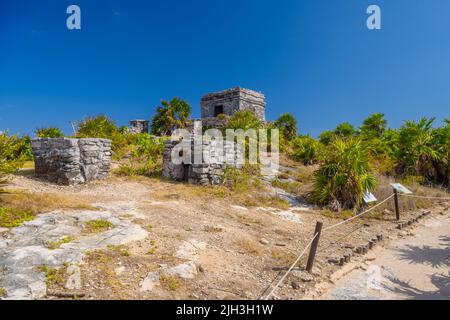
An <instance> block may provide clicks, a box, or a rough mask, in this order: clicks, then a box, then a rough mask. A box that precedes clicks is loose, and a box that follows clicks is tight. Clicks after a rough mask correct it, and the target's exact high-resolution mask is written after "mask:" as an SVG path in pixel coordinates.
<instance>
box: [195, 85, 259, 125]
mask: <svg viewBox="0 0 450 320" xmlns="http://www.w3.org/2000/svg"><path fill="white" fill-rule="evenodd" d="M200 105H201V111H202V119H207V118H217V117H218V116H219V115H221V114H224V115H227V116H233V115H234V114H235V113H236V112H238V111H247V110H249V111H251V112H252V113H253V114H254V115H255V116H256V117H257V118H258V119H259V120H261V121H265V120H266V98H265V96H264V94H262V93H260V92H256V91H253V90H249V89H244V88H240V87H237V88H233V89H228V90H224V91H220V92H215V93H210V94H207V95H205V96H204V97H203V98H202V100H201V102H200Z"/></svg>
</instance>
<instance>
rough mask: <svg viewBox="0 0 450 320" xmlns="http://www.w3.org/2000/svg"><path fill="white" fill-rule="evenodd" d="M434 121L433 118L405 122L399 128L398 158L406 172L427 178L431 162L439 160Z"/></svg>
mask: <svg viewBox="0 0 450 320" xmlns="http://www.w3.org/2000/svg"><path fill="white" fill-rule="evenodd" d="M434 120H435V118H431V119H427V118H422V119H420V120H419V121H418V122H415V121H405V124H404V125H403V126H402V127H401V129H400V133H399V140H398V142H399V149H398V153H399V154H398V158H399V160H400V161H401V162H403V165H404V166H405V167H406V170H407V171H412V172H414V173H418V174H423V175H424V176H429V174H430V170H431V167H432V162H433V161H438V160H439V152H438V149H437V146H436V144H435V142H436V139H435V134H436V131H435V130H434V129H433V122H434Z"/></svg>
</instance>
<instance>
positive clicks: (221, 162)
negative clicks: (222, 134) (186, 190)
mask: <svg viewBox="0 0 450 320" xmlns="http://www.w3.org/2000/svg"><path fill="white" fill-rule="evenodd" d="M186 151H187V154H184V155H182V153H184V152H186ZM174 154H175V155H177V154H178V155H180V156H182V157H183V161H182V163H179V164H178V163H175V162H174V161H172V160H173V156H174ZM242 157H243V153H242V147H241V146H240V145H239V144H237V143H235V142H233V141H226V140H222V139H220V140H213V139H202V140H200V141H198V140H196V139H194V136H192V137H191V139H190V140H189V139H188V140H183V141H181V142H179V141H166V143H165V145H164V156H163V170H162V176H163V177H165V178H168V179H172V180H175V181H180V182H181V181H183V182H188V183H191V184H200V185H219V184H221V183H222V178H223V175H224V173H225V169H226V168H227V167H233V168H240V167H241V164H242V162H243V160H242ZM196 158H199V159H200V161H196ZM184 159H185V160H184Z"/></svg>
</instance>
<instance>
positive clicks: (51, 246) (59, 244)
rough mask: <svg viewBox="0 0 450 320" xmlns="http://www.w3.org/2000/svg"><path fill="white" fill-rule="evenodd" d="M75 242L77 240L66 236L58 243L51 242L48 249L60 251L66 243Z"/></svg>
mask: <svg viewBox="0 0 450 320" xmlns="http://www.w3.org/2000/svg"><path fill="white" fill-rule="evenodd" d="M73 240H75V238H74V237H71V236H64V237H62V238H61V239H59V240H58V241H50V242H48V243H47V248H49V249H51V250H55V249H58V248H59V247H60V246H61V245H63V244H65V243H70V242H72V241H73Z"/></svg>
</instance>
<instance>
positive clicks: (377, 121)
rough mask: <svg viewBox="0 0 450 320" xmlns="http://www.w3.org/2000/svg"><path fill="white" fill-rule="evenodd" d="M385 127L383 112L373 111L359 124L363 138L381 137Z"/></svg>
mask: <svg viewBox="0 0 450 320" xmlns="http://www.w3.org/2000/svg"><path fill="white" fill-rule="evenodd" d="M386 129H387V121H386V119H385V117H384V114H383V113H374V114H372V115H371V116H369V117H368V118H366V119H365V120H364V122H363V125H362V126H361V135H362V136H363V137H365V138H371V139H372V138H381V136H382V135H383V134H384V132H385V131H386Z"/></svg>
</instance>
